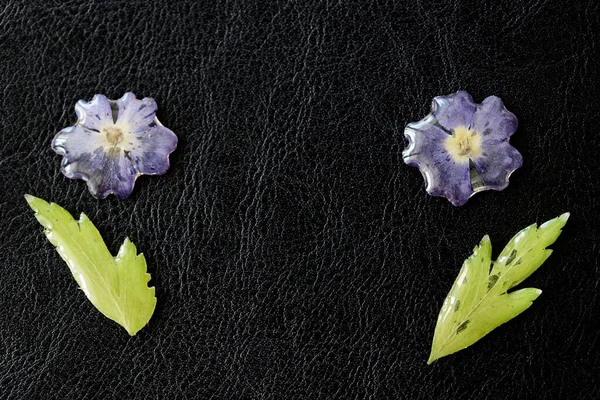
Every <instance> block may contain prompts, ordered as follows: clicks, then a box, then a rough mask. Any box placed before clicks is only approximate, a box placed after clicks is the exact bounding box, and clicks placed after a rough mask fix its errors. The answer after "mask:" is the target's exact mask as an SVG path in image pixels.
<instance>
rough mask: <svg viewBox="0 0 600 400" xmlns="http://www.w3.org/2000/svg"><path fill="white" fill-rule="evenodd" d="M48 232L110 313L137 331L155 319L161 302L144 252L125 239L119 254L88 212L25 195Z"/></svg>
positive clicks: (90, 294)
mask: <svg viewBox="0 0 600 400" xmlns="http://www.w3.org/2000/svg"><path fill="white" fill-rule="evenodd" d="M25 199H26V200H27V202H28V203H29V206H30V207H31V208H32V209H33V210H34V211H35V217H36V218H37V220H38V221H39V222H40V224H42V226H43V227H44V228H46V229H45V230H44V233H45V234H46V237H47V238H48V240H49V241H50V243H52V244H53V245H54V246H55V247H56V250H57V251H58V254H60V256H61V257H62V259H63V260H65V262H66V263H67V265H68V266H69V269H70V270H71V273H72V274H73V277H74V278H75V280H76V281H77V283H78V284H79V287H80V288H81V290H83V292H84V293H85V295H86V296H87V297H88V299H89V300H90V301H91V302H92V304H93V305H94V306H95V307H96V308H97V309H98V310H99V311H100V312H101V313H102V314H104V315H105V316H106V317H108V318H110V319H112V320H113V321H115V322H117V323H118V324H120V325H121V326H123V328H125V329H126V330H127V332H129V334H130V335H131V336H133V335H135V334H136V333H137V332H138V331H139V330H140V329H142V328H143V327H144V326H145V325H146V324H147V323H148V321H149V320H150V317H151V316H152V314H153V313H154V308H155V306H156V297H154V288H153V287H150V288H149V287H148V281H149V280H150V274H148V273H147V272H146V260H145V259H144V255H143V254H139V255H138V254H137V251H136V248H135V245H134V244H133V243H131V242H130V241H129V239H125V242H124V243H123V245H121V248H120V249H119V253H118V254H117V256H116V257H113V256H112V255H111V254H110V252H109V251H108V248H107V247H106V245H105V244H104V241H103V240H102V237H101V236H100V233H99V232H98V230H97V229H96V227H95V226H94V224H92V222H91V221H90V220H89V219H88V217H87V216H86V215H85V214H83V213H82V214H81V217H80V218H79V221H77V220H75V219H74V218H73V217H72V216H71V214H69V213H68V212H67V211H66V210H65V209H63V208H62V207H60V206H59V205H57V204H54V203H50V204H48V203H47V202H46V201H44V200H42V199H38V198H37V197H33V196H30V195H25Z"/></svg>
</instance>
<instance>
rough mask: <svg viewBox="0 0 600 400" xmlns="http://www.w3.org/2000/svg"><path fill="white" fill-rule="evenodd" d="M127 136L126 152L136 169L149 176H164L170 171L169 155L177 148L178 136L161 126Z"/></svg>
mask: <svg viewBox="0 0 600 400" xmlns="http://www.w3.org/2000/svg"><path fill="white" fill-rule="evenodd" d="M157 123H158V125H156V126H154V127H153V128H151V129H150V130H148V131H146V132H141V133H131V134H129V135H128V136H127V139H128V142H127V145H126V147H127V148H126V150H127V151H128V152H129V157H130V159H131V162H132V163H133V165H134V167H135V169H136V170H137V171H138V172H141V173H143V174H147V175H162V174H164V173H165V172H167V170H168V169H169V154H171V153H172V152H173V151H174V150H175V148H176V147H177V136H175V134H174V133H173V132H172V131H171V130H170V129H167V128H165V127H164V126H162V125H160V122H158V121H157Z"/></svg>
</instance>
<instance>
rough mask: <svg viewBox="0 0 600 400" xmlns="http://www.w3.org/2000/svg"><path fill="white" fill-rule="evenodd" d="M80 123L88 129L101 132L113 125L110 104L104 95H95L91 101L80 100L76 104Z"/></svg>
mask: <svg viewBox="0 0 600 400" xmlns="http://www.w3.org/2000/svg"><path fill="white" fill-rule="evenodd" d="M75 112H76V113H77V119H78V121H77V122H78V123H79V124H81V125H83V126H85V127H86V128H88V129H91V130H95V131H101V130H102V129H103V128H104V127H105V126H106V125H109V124H113V122H114V121H113V113H112V109H111V107H110V102H109V100H108V99H107V98H106V96H104V95H102V94H97V95H95V96H94V97H93V98H92V100H91V101H89V102H87V101H84V100H79V101H78V102H77V104H75Z"/></svg>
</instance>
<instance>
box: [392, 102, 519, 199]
mask: <svg viewBox="0 0 600 400" xmlns="http://www.w3.org/2000/svg"><path fill="white" fill-rule="evenodd" d="M516 129H517V117H515V115H514V114H513V113H511V112H510V111H508V110H507V109H506V108H505V107H504V104H503V103H502V100H500V98H498V97H496V96H490V97H488V98H486V99H485V100H484V101H483V102H482V103H481V104H476V103H474V102H473V98H472V97H471V95H469V94H468V93H467V92H463V91H459V92H456V93H454V94H452V95H449V96H438V97H435V98H434V99H433V103H432V106H431V113H430V114H429V115H427V116H426V117H425V118H423V119H422V120H421V121H418V122H411V123H409V124H408V125H407V126H406V129H405V131H404V135H405V136H406V138H407V139H408V145H407V147H406V149H404V152H403V153H402V156H403V158H404V162H405V163H406V164H408V165H410V166H414V167H418V168H419V169H420V170H421V173H422V174H423V177H424V178H425V186H426V190H427V193H429V194H430V195H432V196H443V197H446V198H447V199H448V200H450V202H451V203H452V204H454V205H455V206H461V205H463V204H465V203H466V202H467V200H468V199H469V197H471V196H472V195H473V194H475V193H477V192H480V191H483V190H488V189H493V190H502V189H504V188H506V186H508V179H509V177H510V175H511V174H512V173H513V171H515V170H516V169H517V168H519V167H520V166H521V165H522V164H523V157H522V156H521V154H520V153H519V152H518V151H517V149H515V148H514V147H512V146H511V145H510V144H509V139H510V137H511V136H512V134H513V133H515V131H516Z"/></svg>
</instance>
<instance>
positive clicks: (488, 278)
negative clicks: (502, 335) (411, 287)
mask: <svg viewBox="0 0 600 400" xmlns="http://www.w3.org/2000/svg"><path fill="white" fill-rule="evenodd" d="M567 219H569V213H565V214H562V215H561V216H560V217H557V218H554V219H551V220H550V221H547V222H546V223H544V224H542V225H541V226H540V227H539V228H538V227H537V225H536V224H533V225H530V226H528V227H527V228H525V229H523V230H522V231H520V232H519V233H517V234H516V235H515V236H514V237H513V238H512V239H511V240H510V242H508V244H507V245H506V247H505V248H504V250H502V253H500V256H498V259H497V260H496V261H494V262H492V260H491V257H492V245H491V243H490V238H489V237H488V236H487V235H486V236H484V237H483V239H482V240H481V243H480V244H479V246H476V247H475V249H474V250H473V255H472V256H471V257H469V258H468V259H466V260H465V262H464V264H463V266H462V268H461V270H460V272H459V274H458V278H456V281H454V285H453V286H452V289H450V293H448V296H447V297H446V299H445V300H444V304H443V305H442V309H441V310H440V314H439V316H438V320H437V325H436V327H435V333H434V335H433V344H432V346H431V354H430V356H429V361H428V362H427V363H428V364H431V363H432V362H434V361H435V360H437V359H438V358H441V357H444V356H447V355H448V354H452V353H455V352H457V351H459V350H462V349H464V348H465V347H468V346H470V345H472V344H473V343H475V342H476V341H478V340H479V339H481V338H482V337H483V336H485V335H487V334H488V333H490V332H491V331H492V330H494V329H495V328H497V327H498V326H500V325H502V324H503V323H505V322H507V321H509V320H511V319H512V318H514V317H516V316H517V315H519V314H520V313H522V312H523V311H525V310H526V309H528V308H529V306H531V303H532V302H533V300H535V299H536V298H537V297H538V296H539V295H540V294H541V293H542V291H541V290H539V289H534V288H527V289H521V290H516V291H514V292H511V293H507V291H508V290H510V289H512V288H513V287H515V286H516V285H518V284H519V283H521V282H522V281H523V280H525V279H526V278H527V277H528V276H529V275H531V274H532V273H533V272H535V270H537V269H538V268H539V267H540V265H542V264H543V262H544V261H546V259H547V258H548V257H549V256H550V254H552V250H548V249H546V247H547V246H550V245H551V244H552V243H554V241H555V240H556V239H557V238H558V236H559V235H560V233H561V229H562V227H563V226H564V225H565V224H566V222H567Z"/></svg>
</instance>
